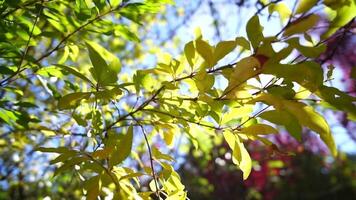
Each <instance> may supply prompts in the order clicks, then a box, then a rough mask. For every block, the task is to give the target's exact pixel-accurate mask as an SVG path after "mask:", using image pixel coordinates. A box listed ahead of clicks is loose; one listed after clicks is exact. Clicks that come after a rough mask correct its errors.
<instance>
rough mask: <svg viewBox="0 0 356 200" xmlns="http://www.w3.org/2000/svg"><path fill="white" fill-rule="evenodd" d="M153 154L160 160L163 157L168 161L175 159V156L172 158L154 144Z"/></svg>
mask: <svg viewBox="0 0 356 200" xmlns="http://www.w3.org/2000/svg"><path fill="white" fill-rule="evenodd" d="M152 156H153V157H154V158H156V159H158V160H160V159H162V160H166V161H170V162H173V161H174V158H172V157H171V156H170V155H168V154H164V153H162V152H160V151H159V150H158V149H157V148H156V147H155V146H152Z"/></svg>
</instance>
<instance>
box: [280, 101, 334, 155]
mask: <svg viewBox="0 0 356 200" xmlns="http://www.w3.org/2000/svg"><path fill="white" fill-rule="evenodd" d="M284 106H285V107H286V109H287V110H288V111H289V112H290V113H293V115H294V116H295V117H296V118H297V119H298V121H299V123H300V124H302V125H304V126H307V127H309V128H310V129H311V130H313V131H315V132H317V133H318V134H319V135H320V137H321V139H322V140H323V141H324V143H325V144H326V145H327V146H328V147H329V150H330V152H331V154H332V155H333V156H336V155H337V149H336V145H335V142H334V139H333V137H332V135H331V132H330V128H329V125H328V123H327V122H326V121H325V119H324V118H323V117H322V116H321V115H320V114H318V113H317V112H315V111H314V109H313V108H312V107H310V106H306V105H305V104H303V103H299V102H293V101H285V102H284Z"/></svg>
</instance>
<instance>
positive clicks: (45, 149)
mask: <svg viewBox="0 0 356 200" xmlns="http://www.w3.org/2000/svg"><path fill="white" fill-rule="evenodd" d="M36 151H41V152H46V153H69V152H76V151H74V150H71V149H68V148H67V147H57V148H53V147H38V148H36Z"/></svg>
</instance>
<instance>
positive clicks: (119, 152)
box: [109, 125, 133, 168]
mask: <svg viewBox="0 0 356 200" xmlns="http://www.w3.org/2000/svg"><path fill="white" fill-rule="evenodd" d="M132 142H133V127H132V125H131V126H130V127H129V128H128V129H127V133H126V134H125V135H123V136H122V138H121V139H120V140H119V142H118V143H117V144H116V145H115V149H114V151H113V152H112V154H111V157H110V163H109V165H110V168H111V167H113V166H115V165H117V164H120V163H121V162H122V161H124V160H125V159H126V158H127V157H128V156H129V155H130V153H131V148H132Z"/></svg>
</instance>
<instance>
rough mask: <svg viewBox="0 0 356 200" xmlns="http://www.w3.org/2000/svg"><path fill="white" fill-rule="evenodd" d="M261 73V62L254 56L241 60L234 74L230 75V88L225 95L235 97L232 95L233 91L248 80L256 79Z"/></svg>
mask: <svg viewBox="0 0 356 200" xmlns="http://www.w3.org/2000/svg"><path fill="white" fill-rule="evenodd" d="M260 72H261V65H260V62H259V61H258V60H257V59H256V58H255V57H253V56H250V57H246V58H243V59H241V60H240V61H239V62H237V63H236V66H235V67H234V69H233V72H232V73H229V74H228V76H229V78H228V80H229V84H228V87H227V88H226V89H225V91H224V93H226V94H229V93H230V95H232V96H235V94H232V91H233V90H234V89H236V88H238V87H239V86H241V85H242V84H243V83H245V82H246V81H247V80H248V79H250V78H252V77H255V76H256V75H258V74H259V73H260Z"/></svg>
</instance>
